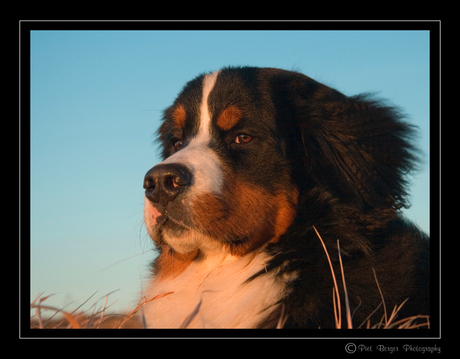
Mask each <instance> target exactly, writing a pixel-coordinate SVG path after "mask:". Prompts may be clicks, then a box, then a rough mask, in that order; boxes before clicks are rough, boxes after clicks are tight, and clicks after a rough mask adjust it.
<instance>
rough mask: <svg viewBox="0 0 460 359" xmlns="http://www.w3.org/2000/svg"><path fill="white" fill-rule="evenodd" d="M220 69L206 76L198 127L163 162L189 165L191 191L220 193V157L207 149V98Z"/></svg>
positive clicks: (192, 192)
mask: <svg viewBox="0 0 460 359" xmlns="http://www.w3.org/2000/svg"><path fill="white" fill-rule="evenodd" d="M218 74H219V72H218V71H216V72H213V73H212V74H209V75H205V76H204V78H203V95H202V98H201V106H200V118H199V121H200V123H199V129H198V133H197V135H196V137H194V138H193V139H192V140H191V141H190V142H189V143H188V144H187V145H186V147H184V148H183V149H182V150H180V151H179V152H177V153H175V154H174V155H172V156H171V157H168V158H167V159H166V160H165V161H163V162H162V163H181V164H183V165H185V166H186V167H188V168H189V169H190V171H191V173H192V175H193V182H192V187H191V194H197V195H198V194H202V193H209V192H213V193H219V192H220V190H221V187H222V169H221V166H220V161H219V157H218V156H217V154H216V153H215V152H214V151H213V150H211V149H210V148H209V142H210V140H211V114H210V112H209V106H208V97H209V94H210V93H211V91H212V89H213V88H214V85H215V83H216V80H217V76H218Z"/></svg>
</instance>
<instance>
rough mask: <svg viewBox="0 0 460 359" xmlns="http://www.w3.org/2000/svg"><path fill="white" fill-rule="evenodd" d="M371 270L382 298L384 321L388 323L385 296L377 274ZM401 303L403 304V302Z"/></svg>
mask: <svg viewBox="0 0 460 359" xmlns="http://www.w3.org/2000/svg"><path fill="white" fill-rule="evenodd" d="M372 271H373V272H374V278H375V283H377V288H378V289H379V293H380V297H381V298H382V304H383V313H384V315H385V323H388V317H387V307H386V305H385V298H384V297H383V293H382V289H380V284H379V281H378V279H377V274H376V273H375V269H374V268H372ZM404 303H405V301H404ZM404 303H403V304H404Z"/></svg>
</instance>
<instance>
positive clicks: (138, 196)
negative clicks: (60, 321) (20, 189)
mask: <svg viewBox="0 0 460 359" xmlns="http://www.w3.org/2000/svg"><path fill="white" fill-rule="evenodd" d="M228 65H252V66H267V67H279V68H284V69H288V70H292V69H294V70H297V71H300V72H302V73H304V74H306V75H308V76H310V77H312V78H314V79H315V80H317V81H320V82H322V83H324V84H326V85H328V86H331V87H334V88H336V89H337V90H339V91H341V92H343V93H345V94H347V95H354V94H358V93H362V92H377V93H378V94H379V96H380V97H382V98H385V99H387V100H389V101H390V102H392V103H394V104H395V105H397V106H399V107H401V108H402V109H403V110H404V111H405V113H407V114H408V116H409V121H410V122H411V123H413V124H415V125H417V126H418V127H419V128H420V135H419V137H418V139H417V145H418V146H419V147H420V148H421V149H422V151H423V153H424V163H423V167H422V170H421V171H420V172H419V173H418V174H417V175H416V176H415V177H413V178H412V185H411V187H410V188H411V194H412V197H411V203H412V207H411V208H410V209H409V210H406V211H405V214H406V216H407V217H409V218H410V219H412V220H413V221H414V222H415V223H416V224H417V225H419V226H420V227H421V228H422V229H424V230H425V231H427V232H429V135H430V134H429V33H428V32H426V31H188V32H187V31H33V32H32V33H31V127H30V128H31V145H30V149H31V184H30V186H31V296H32V298H33V297H35V296H36V295H37V294H38V293H39V292H45V294H51V293H56V294H55V295H54V296H53V297H51V298H50V299H49V300H48V301H47V303H48V304H50V305H56V306H64V305H69V307H68V308H75V307H76V306H78V305H80V304H81V303H82V302H83V301H84V300H86V299H87V298H88V297H89V296H90V295H91V294H93V293H94V292H96V291H97V294H96V295H95V296H94V297H93V298H92V299H91V300H90V301H89V303H91V304H93V303H95V302H96V300H98V299H100V298H103V297H104V296H105V295H106V294H107V293H109V292H112V291H114V290H118V291H117V292H115V293H113V294H112V295H111V296H110V297H109V304H113V307H112V308H113V309H115V310H119V311H122V310H125V309H126V308H128V307H133V306H135V304H136V301H137V298H138V293H139V292H140V289H141V283H143V281H144V280H145V279H146V277H147V274H148V264H149V262H150V261H151V260H152V259H153V257H154V253H153V252H152V251H149V250H150V249H151V248H152V244H151V242H150V239H149V238H148V235H147V234H146V230H145V228H144V227H143V225H142V223H143V220H142V217H143V214H142V210H143V188H142V181H143V177H144V174H145V173H146V172H147V171H148V170H149V169H150V168H151V167H153V166H154V165H155V164H156V163H157V162H158V161H159V157H158V154H159V152H158V150H157V146H156V145H155V144H152V141H153V140H154V132H155V131H156V129H157V127H158V126H159V124H160V122H159V121H160V117H161V111H162V110H163V109H164V108H166V107H168V106H169V105H170V104H171V103H172V101H173V100H174V98H175V96H176V95H177V93H178V92H179V91H180V89H181V87H182V86H183V85H184V84H185V82H187V81H189V80H190V79H192V78H194V77H195V76H196V75H198V74H199V73H202V72H207V71H211V70H217V69H219V68H221V67H223V66H228ZM143 252H146V253H144V254H141V253H143ZM135 255H137V256H135ZM132 256H135V257H133V258H130V257H132ZM127 258H129V259H127ZM125 259H126V260H125ZM104 299H105V298H104ZM104 299H100V300H99V301H98V302H97V304H98V305H99V306H102V305H103V304H104Z"/></svg>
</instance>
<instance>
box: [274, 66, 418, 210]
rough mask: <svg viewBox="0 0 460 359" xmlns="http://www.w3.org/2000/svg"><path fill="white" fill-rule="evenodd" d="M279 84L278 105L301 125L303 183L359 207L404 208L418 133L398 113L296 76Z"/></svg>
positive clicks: (381, 105)
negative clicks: (414, 140) (315, 186)
mask: <svg viewBox="0 0 460 359" xmlns="http://www.w3.org/2000/svg"><path fill="white" fill-rule="evenodd" d="M279 77H280V79H281V78H283V76H279ZM279 83H280V81H279V80H278V84H279ZM281 83H282V85H281V86H280V87H278V89H279V91H280V92H282V94H281V93H279V95H280V96H281V97H278V98H280V100H277V101H279V102H281V101H283V103H278V104H276V103H275V106H276V107H277V108H282V111H281V112H284V116H287V117H291V118H292V120H293V121H294V123H296V124H297V131H298V132H300V135H301V138H300V139H298V140H297V142H299V141H301V144H299V145H298V146H297V147H298V148H299V147H300V150H301V151H302V152H303V156H304V161H305V165H304V167H305V168H304V172H303V174H304V175H306V176H308V179H305V180H307V181H312V182H313V183H312V184H311V185H315V184H316V185H319V186H323V187H325V188H326V189H327V190H328V191H329V192H330V193H331V194H332V195H333V196H334V197H337V198H339V199H340V200H341V201H343V202H344V203H347V202H352V203H353V204H354V205H358V206H360V207H361V208H369V207H387V208H388V207H390V206H391V207H394V208H401V207H402V206H405V205H406V198H405V197H406V195H407V193H406V189H405V187H406V184H407V178H406V174H407V173H408V172H410V171H411V170H412V169H413V168H414V163H415V162H416V159H417V156H416V155H417V151H416V150H415V149H414V147H413V146H412V144H411V139H412V137H413V133H414V128H413V127H412V126H410V125H408V124H407V123H405V122H404V121H403V116H402V115H401V113H400V112H399V111H398V110H397V109H395V108H393V107H390V106H387V105H385V104H384V102H382V101H378V100H375V99H373V98H372V96H370V95H360V96H354V97H347V96H345V95H343V94H341V93H340V92H338V91H336V90H333V89H331V88H329V87H327V86H324V85H322V84H320V83H318V82H316V81H314V80H312V79H310V78H308V77H307V76H304V75H301V74H297V73H289V75H287V76H286V75H285V76H284V78H283V79H282V81H281ZM291 131H292V130H291ZM288 136H290V137H291V138H294V137H295V136H296V134H295V133H290V134H289V135H288ZM297 137H298V135H297Z"/></svg>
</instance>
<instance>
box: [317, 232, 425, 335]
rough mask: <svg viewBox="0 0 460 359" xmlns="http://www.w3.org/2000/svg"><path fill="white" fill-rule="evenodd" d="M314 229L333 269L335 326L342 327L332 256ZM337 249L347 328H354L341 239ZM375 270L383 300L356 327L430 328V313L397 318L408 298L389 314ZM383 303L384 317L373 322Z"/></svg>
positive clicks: (376, 281)
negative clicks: (341, 250) (341, 252)
mask: <svg viewBox="0 0 460 359" xmlns="http://www.w3.org/2000/svg"><path fill="white" fill-rule="evenodd" d="M313 229H314V230H315V232H316V235H317V236H318V238H319V240H320V241H321V244H322V246H323V249H324V252H325V253H326V257H327V260H328V262H329V267H330V269H331V275H332V279H333V282H334V288H333V297H332V298H333V304H334V315H335V327H336V329H342V313H341V303H340V292H339V287H338V285H337V280H336V277H335V273H334V268H333V267H332V262H331V258H330V257H329V252H328V251H327V248H326V245H325V244H324V241H323V239H322V238H321V235H320V234H319V233H318V231H317V230H316V228H315V226H313ZM337 249H338V256H339V264H340V271H341V275H342V280H343V291H344V293H343V296H344V298H345V310H346V318H347V329H353V328H354V327H353V318H352V317H353V315H352V313H351V311H350V305H349V301H348V292H347V285H346V281H345V273H344V270H343V265H342V256H341V254H340V243H339V240H337ZM372 270H373V272H374V278H375V283H376V285H377V288H378V290H379V293H380V297H381V298H382V301H381V302H380V304H379V305H378V306H377V308H375V309H374V311H373V312H372V313H370V314H369V315H368V317H367V318H366V319H365V320H364V322H363V323H361V324H360V325H358V326H357V327H356V328H357V329H363V328H364V329H418V328H425V329H429V328H430V317H429V316H428V315H415V316H412V317H407V318H403V319H400V320H396V319H397V316H398V312H399V311H400V310H401V308H402V307H403V305H404V304H406V302H407V300H408V299H409V298H407V299H406V300H404V301H403V302H402V303H401V304H400V305H399V306H395V307H394V308H393V310H392V312H391V314H390V316H388V314H387V308H386V305H385V298H384V297H383V293H382V290H381V289H380V285H379V281H378V279H377V275H376V273H375V269H374V268H372ZM382 305H383V312H384V314H383V317H382V318H380V319H379V320H378V321H377V322H376V323H375V324H371V319H372V316H373V315H374V314H375V312H377V310H378V309H379V308H380V307H381V306H382Z"/></svg>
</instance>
